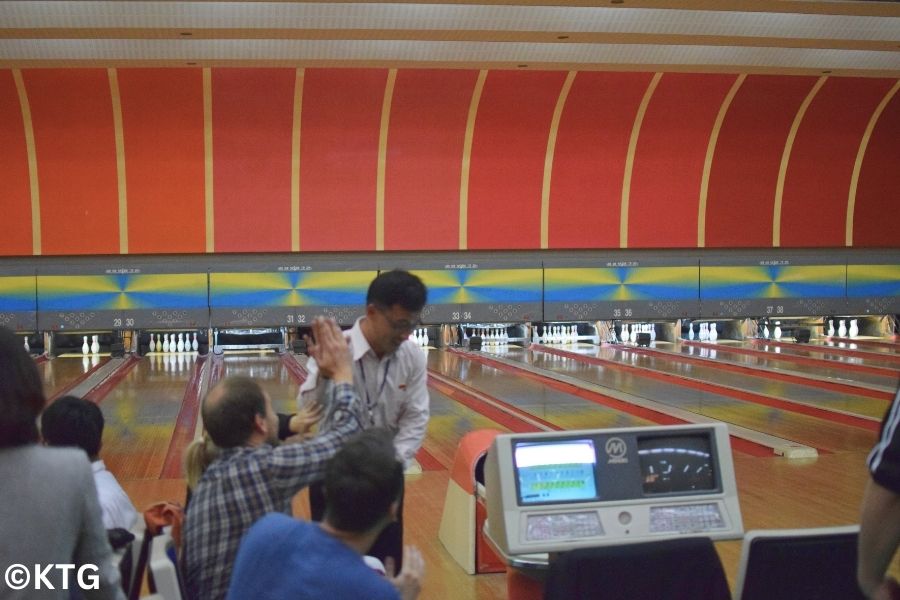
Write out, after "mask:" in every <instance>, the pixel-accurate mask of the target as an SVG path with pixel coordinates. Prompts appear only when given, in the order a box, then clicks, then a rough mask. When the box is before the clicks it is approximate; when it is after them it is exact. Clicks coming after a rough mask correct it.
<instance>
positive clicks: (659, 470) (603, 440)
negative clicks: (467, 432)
mask: <svg viewBox="0 0 900 600" xmlns="http://www.w3.org/2000/svg"><path fill="white" fill-rule="evenodd" d="M485 490H486V496H487V508H488V529H487V533H488V535H489V536H490V538H491V540H492V541H493V542H494V544H495V545H497V546H498V548H499V549H500V550H501V551H502V552H503V553H504V554H507V555H515V554H534V553H543V552H557V551H565V550H570V549H573V548H580V547H590V546H599V545H604V544H621V543H628V542H637V541H649V540H652V539H661V538H665V537H673V536H682V535H703V536H707V537H711V538H713V539H732V538H739V537H740V536H741V535H742V534H743V524H742V522H741V514H740V507H739V505H738V497H737V488H736V485H735V480H734V469H733V464H732V459H731V447H730V445H729V441H728V428H727V426H726V425H725V424H723V423H717V424H709V425H675V426H656V427H637V428H629V429H602V430H592V431H566V432H549V433H533V434H506V435H500V436H497V438H496V439H495V440H494V443H493V444H492V446H491V448H490V450H489V452H488V456H487V459H486V462H485Z"/></svg>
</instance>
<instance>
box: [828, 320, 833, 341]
mask: <svg viewBox="0 0 900 600" xmlns="http://www.w3.org/2000/svg"><path fill="white" fill-rule="evenodd" d="M828 337H834V319H828Z"/></svg>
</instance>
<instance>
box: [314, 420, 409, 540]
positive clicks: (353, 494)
mask: <svg viewBox="0 0 900 600" xmlns="http://www.w3.org/2000/svg"><path fill="white" fill-rule="evenodd" d="M402 486H403V466H402V465H401V464H400V461H398V460H397V456H396V451H395V450H394V443H393V439H392V436H391V434H390V432H389V431H388V430H386V429H379V428H375V429H367V430H366V431H363V432H361V433H359V434H357V435H356V436H354V437H353V438H351V439H350V440H349V441H348V442H347V443H346V444H344V446H343V447H342V448H341V449H340V450H339V451H338V453H337V454H335V455H334V457H332V459H331V460H330V461H329V462H328V466H327V467H326V468H325V503H326V509H325V520H326V521H328V523H330V524H331V525H332V526H333V527H335V528H336V529H339V530H341V531H349V532H355V533H362V532H365V531H368V530H370V529H371V528H372V527H374V526H375V525H377V524H378V523H379V522H380V521H381V520H382V519H383V518H384V517H385V516H387V514H388V511H389V509H390V506H391V504H392V503H393V502H394V501H395V500H397V499H398V498H399V497H400V490H401V488H402Z"/></svg>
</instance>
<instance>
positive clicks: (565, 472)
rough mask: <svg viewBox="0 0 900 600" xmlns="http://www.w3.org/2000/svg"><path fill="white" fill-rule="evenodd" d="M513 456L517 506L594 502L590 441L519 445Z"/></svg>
mask: <svg viewBox="0 0 900 600" xmlns="http://www.w3.org/2000/svg"><path fill="white" fill-rule="evenodd" d="M513 456H514V461H515V471H516V486H517V488H518V494H519V498H518V500H519V504H520V505H521V504H540V503H556V502H579V501H584V500H596V499H597V483H596V480H595V477H594V466H595V465H596V463H597V454H596V453H595V452H594V442H593V440H589V439H579V440H565V441H557V440H546V441H541V442H519V443H517V444H516V445H515V450H514V453H513Z"/></svg>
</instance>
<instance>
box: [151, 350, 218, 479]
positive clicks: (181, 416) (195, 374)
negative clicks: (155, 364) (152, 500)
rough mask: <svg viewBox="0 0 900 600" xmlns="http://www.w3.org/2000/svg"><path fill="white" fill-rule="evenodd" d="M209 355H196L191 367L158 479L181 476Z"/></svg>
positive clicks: (197, 425) (193, 433)
mask: <svg viewBox="0 0 900 600" xmlns="http://www.w3.org/2000/svg"><path fill="white" fill-rule="evenodd" d="M209 364H210V361H209V355H206V356H198V357H197V360H196V361H194V365H193V367H192V369H191V376H190V377H189V378H188V383H187V386H186V387H185V389H184V396H183V397H182V399H181V409H180V410H179V411H178V416H177V417H176V418H175V429H174V430H173V431H172V439H171V440H170V441H169V449H168V451H167V452H166V459H165V460H164V461H163V467H162V469H161V470H160V474H159V478H160V479H177V478H179V477H183V476H184V475H183V473H182V464H183V463H184V450H185V448H187V447H188V444H190V443H191V441H192V440H193V439H194V438H195V436H196V435H197V430H198V428H200V427H201V425H200V399H201V398H202V397H203V395H204V394H205V390H206V387H205V385H204V384H205V383H206V382H207V379H208V377H207V374H208V372H209V371H210V370H211V369H209V368H208V365H209Z"/></svg>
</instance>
